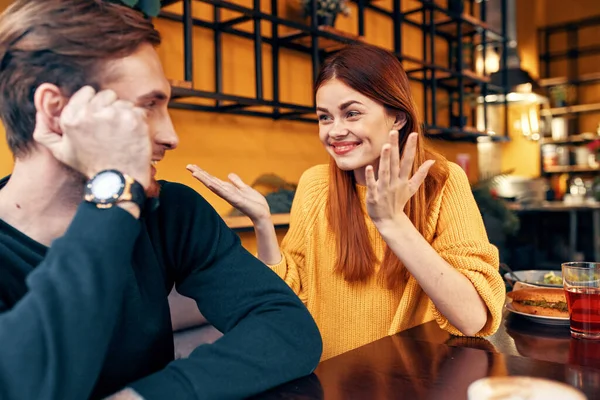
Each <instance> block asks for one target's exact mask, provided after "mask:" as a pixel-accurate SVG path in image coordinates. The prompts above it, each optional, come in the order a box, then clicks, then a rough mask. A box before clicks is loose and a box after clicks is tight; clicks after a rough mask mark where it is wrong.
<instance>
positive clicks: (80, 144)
mask: <svg viewBox="0 0 600 400" xmlns="http://www.w3.org/2000/svg"><path fill="white" fill-rule="evenodd" d="M59 124H60V130H61V131H62V132H53V131H52V130H51V129H50V128H49V127H48V125H47V124H45V123H44V117H43V116H42V115H41V114H40V111H38V113H37V115H36V129H35V132H34V134H33V137H34V139H35V140H36V141H37V142H38V143H40V144H42V145H44V146H45V147H47V148H48V149H49V150H50V151H51V152H52V154H53V155H54V157H56V159H57V160H59V161H60V162H62V163H64V164H66V165H68V166H69V167H71V168H73V169H75V170H77V171H79V172H81V173H82V174H84V175H85V176H87V177H88V178H91V177H92V176H94V175H95V174H96V173H98V172H100V171H102V170H105V169H116V170H118V171H120V172H122V173H125V174H128V175H130V176H131V177H133V178H134V179H135V180H137V181H138V182H140V184H142V186H144V188H147V187H148V186H149V185H150V175H151V174H150V161H151V156H152V149H151V143H150V136H149V133H148V124H147V122H146V112H145V110H143V109H141V108H138V107H135V106H134V105H133V103H131V102H128V101H124V100H118V99H117V95H116V93H115V92H113V91H112V90H103V91H100V92H98V93H96V91H95V90H94V89H93V88H92V87H90V86H85V87H83V88H81V89H80V90H79V91H77V92H76V93H75V94H74V95H73V96H72V97H71V99H70V100H69V102H68V104H67V105H66V106H65V107H64V109H63V110H62V112H61V115H60V122H59Z"/></svg>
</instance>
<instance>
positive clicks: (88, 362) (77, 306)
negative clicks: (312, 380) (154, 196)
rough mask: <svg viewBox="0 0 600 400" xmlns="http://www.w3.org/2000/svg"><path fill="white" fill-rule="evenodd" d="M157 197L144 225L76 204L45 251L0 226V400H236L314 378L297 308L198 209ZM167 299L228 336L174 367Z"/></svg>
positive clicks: (170, 196)
mask: <svg viewBox="0 0 600 400" xmlns="http://www.w3.org/2000/svg"><path fill="white" fill-rule="evenodd" d="M5 182H6V180H4V181H2V182H0V189H1V188H2V186H4V184H5ZM161 185H162V190H161V195H160V205H159V207H158V208H157V209H156V210H154V211H152V212H148V213H147V214H146V215H145V216H143V217H142V218H141V219H140V220H136V219H134V218H133V217H132V216H131V215H130V214H129V213H127V212H126V211H124V210H122V209H120V208H118V207H115V208H112V209H108V210H100V209H97V208H96V207H94V206H93V205H91V204H87V203H82V204H81V205H80V206H79V208H78V210H77V213H76V215H75V218H74V219H73V221H72V223H71V225H70V226H69V228H68V230H67V232H66V233H65V235H64V236H62V237H61V238H59V239H57V240H56V241H54V242H53V244H52V245H51V247H49V248H47V247H46V246H43V245H42V244H40V243H38V242H35V241H34V240H32V239H31V238H29V237H27V236H25V235H24V234H22V233H21V232H19V231H17V230H16V229H14V228H13V227H11V226H10V225H8V224H6V223H5V222H3V221H2V220H0V398H1V399H3V400H17V399H19V400H20V399H24V400H25V399H26V400H31V399H36V400H41V399H60V400H69V399H74V400H81V399H85V398H99V397H102V396H106V395H108V394H110V393H113V392H115V391H118V390H120V389H122V388H124V387H131V388H133V389H135V390H136V391H137V392H138V393H140V394H141V395H142V396H143V397H144V398H145V399H148V400H151V399H169V400H177V399H212V398H219V399H226V398H243V397H246V396H249V395H252V394H255V393H259V392H261V391H264V390H265V389H267V388H270V387H273V386H276V385H278V384H280V383H283V382H286V381H288V380H291V379H293V378H296V377H299V376H302V375H306V374H309V373H310V372H311V371H312V370H313V369H314V368H315V367H316V365H317V363H318V361H319V358H320V355H321V346H322V345H321V337H320V335H319V332H318V330H317V327H316V325H315V323H314V321H313V319H312V318H311V316H310V315H309V313H308V311H307V310H306V308H305V307H304V305H303V304H302V303H301V302H300V301H299V299H298V298H297V297H296V296H295V295H294V294H293V292H292V291H291V290H290V289H289V288H288V287H287V285H286V284H285V283H284V282H283V281H282V280H281V279H279V278H278V277H277V276H276V275H275V274H274V273H273V272H272V271H271V270H270V269H269V268H267V267H266V266H265V265H263V264H262V263H261V262H260V261H259V260H257V259H256V258H255V257H253V256H252V255H251V254H249V253H248V252H247V251H246V250H244V248H243V247H242V246H241V244H240V241H239V238H238V237H237V235H236V234H235V233H234V232H232V231H231V230H230V229H229V228H228V227H227V226H226V224H225V223H224V222H223V220H222V219H221V218H220V217H219V215H218V214H217V213H216V212H215V211H214V209H213V208H212V207H211V206H210V205H209V204H208V203H207V202H206V201H205V200H204V199H203V198H202V197H201V196H200V195H198V194H197V193H196V192H195V191H193V190H192V189H190V188H187V187H186V186H183V185H179V184H175V183H168V182H161ZM173 285H175V286H176V288H177V290H178V292H179V293H181V294H183V295H185V296H188V297H191V298H193V299H195V300H196V302H197V304H198V307H199V308H200V311H201V312H202V313H203V315H204V316H205V317H206V318H207V319H208V320H209V321H210V322H211V323H212V324H213V325H214V326H215V327H216V328H217V329H218V330H220V331H221V332H223V333H224V336H223V337H222V338H220V339H219V340H217V341H216V342H215V343H213V344H211V345H203V346H200V347H198V348H197V349H196V350H195V351H194V352H193V353H192V354H191V355H190V357H189V358H187V359H180V360H173V335H172V328H171V320H170V314H169V305H168V301H167V296H168V294H169V292H170V291H171V289H172V287H173Z"/></svg>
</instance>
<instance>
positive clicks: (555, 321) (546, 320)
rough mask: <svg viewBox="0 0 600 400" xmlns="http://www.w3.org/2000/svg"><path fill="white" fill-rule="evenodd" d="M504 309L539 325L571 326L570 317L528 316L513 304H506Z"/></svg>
mask: <svg viewBox="0 0 600 400" xmlns="http://www.w3.org/2000/svg"><path fill="white" fill-rule="evenodd" d="M504 307H505V308H506V309H507V310H508V311H510V312H511V313H514V314H519V315H522V316H523V317H525V318H527V319H529V320H531V321H533V322H537V323H538V324H545V325H566V326H569V324H570V322H569V317H546V316H545V315H536V314H528V313H525V312H522V311H517V310H515V309H514V307H513V305H512V304H511V303H506V305H505V306H504Z"/></svg>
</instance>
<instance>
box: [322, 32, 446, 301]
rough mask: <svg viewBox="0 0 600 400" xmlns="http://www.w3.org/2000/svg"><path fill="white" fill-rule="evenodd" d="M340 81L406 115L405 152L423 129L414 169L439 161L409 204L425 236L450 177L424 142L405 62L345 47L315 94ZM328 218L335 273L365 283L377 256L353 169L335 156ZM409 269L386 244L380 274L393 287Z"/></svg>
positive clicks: (324, 73) (330, 62)
mask: <svg viewBox="0 0 600 400" xmlns="http://www.w3.org/2000/svg"><path fill="white" fill-rule="evenodd" d="M331 79H338V80H340V81H342V82H343V83H344V84H346V85H347V86H349V87H351V88H352V89H354V90H356V91H357V92H360V93H361V94H363V95H365V96H367V97H369V98H370V99H372V100H374V101H376V102H377V103H379V104H381V105H383V106H384V107H385V108H386V110H388V111H389V112H391V113H394V114H395V113H398V112H402V113H404V114H406V125H404V127H403V128H402V129H401V130H400V132H399V138H398V141H399V145H400V154H402V152H403V150H404V146H405V145H406V140H407V138H408V135H409V134H410V133H411V132H419V135H420V136H419V140H418V144H417V151H416V154H415V163H414V166H413V173H414V172H415V171H416V169H417V168H418V167H419V166H420V165H421V164H422V163H423V162H425V161H426V160H432V159H433V160H436V163H435V164H434V165H433V166H432V167H431V169H430V170H429V174H428V176H427V178H426V179H425V182H424V183H423V185H421V187H420V188H419V190H418V191H417V193H415V195H414V196H413V197H412V198H411V199H410V200H409V202H408V203H407V205H406V208H405V210H404V211H405V213H406V215H407V216H408V217H409V218H410V220H411V221H412V223H413V224H414V226H415V227H416V228H417V230H418V231H419V232H420V233H421V234H422V235H425V230H426V228H427V213H428V210H429V209H430V206H431V204H432V202H433V201H434V200H435V199H436V198H437V197H438V195H439V194H440V192H441V190H442V187H443V185H444V183H445V181H446V179H447V177H448V165H447V163H446V160H445V159H444V158H443V157H442V156H441V155H439V154H438V153H436V152H435V151H433V150H432V149H431V148H430V147H429V146H428V145H427V144H425V143H424V141H425V140H424V137H423V133H422V131H421V127H420V125H419V124H418V122H417V121H418V118H417V109H416V106H415V104H414V100H413V98H412V94H411V90H410V83H409V81H408V77H407V76H406V73H405V72H404V68H402V64H401V63H400V61H399V60H398V59H397V58H396V57H395V56H394V55H393V54H392V53H390V52H388V51H386V50H383V49H380V48H378V47H375V46H371V45H368V44H358V45H352V46H348V47H345V48H343V49H341V50H340V51H338V52H337V53H335V54H334V55H332V56H330V57H329V58H328V59H327V60H326V61H325V63H324V64H323V66H322V68H321V71H320V73H319V76H318V78H317V81H316V84H315V93H316V91H317V90H318V89H319V88H320V87H321V85H323V84H324V83H325V82H327V81H329V80H331ZM329 166H330V168H329V177H330V185H329V193H328V198H327V219H328V222H329V224H330V226H331V228H332V230H333V232H335V234H336V235H337V243H336V250H337V253H336V254H337V261H336V271H338V272H339V273H341V274H342V275H343V276H344V278H345V280H346V281H348V282H361V281H366V280H367V279H369V278H370V276H371V275H373V273H374V271H375V265H376V263H377V262H378V261H379V260H377V258H376V256H375V253H374V250H373V247H372V246H371V242H370V240H369V235H368V232H367V226H366V223H365V215H364V214H363V211H362V207H361V202H360V199H359V196H358V193H357V191H356V187H355V184H356V182H355V178H354V173H353V171H343V170H341V169H340V168H338V167H337V165H336V163H335V161H334V160H333V159H331V160H330V162H329ZM407 277H408V271H407V270H406V268H404V266H403V265H402V263H401V262H400V260H399V259H398V258H397V257H396V256H395V254H394V253H393V252H392V251H391V250H390V249H389V248H386V251H385V256H384V258H383V260H382V262H381V268H380V275H379V278H380V279H381V280H382V281H383V282H384V283H386V284H387V287H388V288H390V289H392V288H395V287H398V285H399V283H401V281H402V280H403V279H406V278H407Z"/></svg>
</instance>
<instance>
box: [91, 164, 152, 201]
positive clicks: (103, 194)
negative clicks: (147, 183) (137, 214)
mask: <svg viewBox="0 0 600 400" xmlns="http://www.w3.org/2000/svg"><path fill="white" fill-rule="evenodd" d="M84 199H85V201H88V202H90V203H93V204H95V205H96V207H98V208H111V207H112V206H114V205H116V204H117V203H120V202H123V201H132V202H134V203H136V204H137V205H138V206H139V207H140V210H142V209H143V206H144V203H145V202H146V192H145V191H144V187H143V186H142V185H141V184H140V183H139V182H137V181H136V180H135V179H133V178H132V177H130V176H129V175H126V174H123V173H121V172H119V171H117V170H114V169H107V170H104V171H100V172H98V173H97V174H96V175H94V177H92V179H90V180H89V181H88V183H87V185H86V186H85V195H84Z"/></svg>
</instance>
